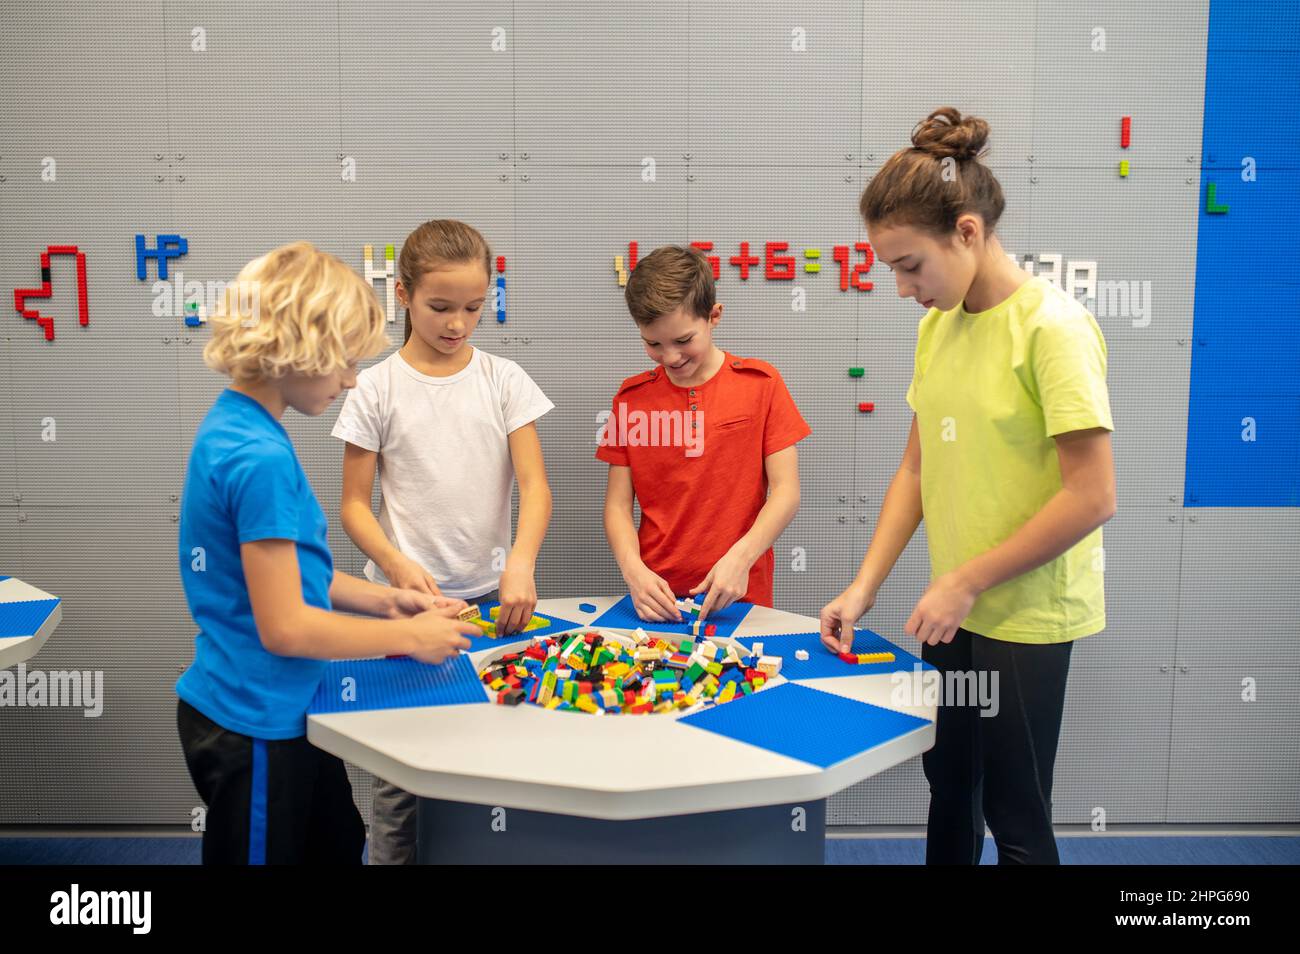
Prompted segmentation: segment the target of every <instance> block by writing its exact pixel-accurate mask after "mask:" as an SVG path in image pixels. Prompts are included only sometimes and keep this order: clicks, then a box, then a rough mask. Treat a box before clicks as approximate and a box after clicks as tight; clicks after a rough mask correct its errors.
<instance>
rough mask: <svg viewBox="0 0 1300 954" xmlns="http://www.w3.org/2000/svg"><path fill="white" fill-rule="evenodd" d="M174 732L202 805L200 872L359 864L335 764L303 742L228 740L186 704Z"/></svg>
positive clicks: (360, 842) (351, 810)
mask: <svg viewBox="0 0 1300 954" xmlns="http://www.w3.org/2000/svg"><path fill="white" fill-rule="evenodd" d="M176 727H177V729H178V731H179V732H180V737H181V748H182V749H184V751H185V764H186V766H187V767H188V768H189V770H190V778H191V779H193V780H194V787H195V788H196V789H198V792H199V797H200V798H202V799H203V802H204V804H205V805H207V815H206V817H205V827H204V830H203V863H204V864H205V865H258V864H290V865H291V864H340V865H359V864H361V850H362V848H363V847H364V846H365V841H366V830H365V825H364V823H363V822H362V821H361V815H360V813H359V812H358V811H357V807H356V805H355V804H354V803H353V801H352V783H351V782H349V781H348V775H347V771H346V770H345V769H344V767H343V762H342V761H340V760H339V759H338V758H336V757H334V756H333V755H330V754H329V753H328V752H325V751H323V750H322V749H318V748H316V746H314V745H312V744H311V743H310V742H308V741H307V737H306V736H299V737H298V738H295V739H273V740H265V739H254V738H251V737H249V736H247V735H240V734H239V733H238V732H231V731H229V730H228V729H224V728H222V727H221V726H219V725H217V724H216V723H215V722H213V721H212V720H211V719H209V718H208V717H207V716H205V715H204V714H203V713H201V712H199V710H198V709H195V708H194V707H193V706H191V705H190V704H189V703H187V702H185V701H184V700H180V703H179V705H178V706H177V709H176Z"/></svg>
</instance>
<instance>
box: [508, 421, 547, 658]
mask: <svg viewBox="0 0 1300 954" xmlns="http://www.w3.org/2000/svg"><path fill="white" fill-rule="evenodd" d="M508 440H509V443H510V460H511V462H512V463H513V464H514V468H515V479H516V480H518V481H519V526H518V527H516V528H515V542H514V546H512V547H511V548H510V555H509V556H508V557H507V558H506V568H505V572H504V573H502V574H501V583H500V588H501V589H500V597H499V598H500V600H501V612H500V614H499V615H498V617H497V632H499V633H501V634H503V635H504V634H508V633H513V632H517V631H520V630H522V629H523V628H524V627H525V626H527V625H528V621H529V620H530V619H532V618H533V610H534V609H536V608H537V581H536V578H535V576H534V574H535V573H536V569H537V553H538V551H539V550H541V548H542V540H543V539H545V538H546V528H547V526H548V525H549V524H550V522H551V486H550V484H548V483H547V482H546V463H545V461H544V460H543V459H542V442H541V441H540V440H539V439H538V437H537V425H536V424H535V423H530V424H525V425H524V426H523V427H518V428H515V429H514V430H513V431H511V432H510V436H509V438H508Z"/></svg>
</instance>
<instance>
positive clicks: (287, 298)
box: [203, 242, 391, 383]
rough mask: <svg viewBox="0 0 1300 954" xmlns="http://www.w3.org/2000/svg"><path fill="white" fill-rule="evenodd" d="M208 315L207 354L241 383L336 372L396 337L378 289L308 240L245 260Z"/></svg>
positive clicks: (208, 360)
mask: <svg viewBox="0 0 1300 954" xmlns="http://www.w3.org/2000/svg"><path fill="white" fill-rule="evenodd" d="M208 320H209V324H210V325H211V327H212V340H211V341H209V342H208V344H207V346H206V347H205V348H204V349H203V360H204V361H205V362H206V363H207V365H208V367H210V368H212V369H213V370H214V371H220V372H222V373H223V374H227V375H229V376H230V377H231V378H232V379H233V380H234V381H235V382H237V383H247V382H250V381H257V380H264V379H268V378H278V377H282V376H283V375H285V374H288V373H290V372H296V373H298V374H303V375H308V376H317V375H323V374H330V373H332V372H334V371H337V370H338V369H340V368H343V367H346V366H347V365H349V364H351V363H353V362H355V361H361V360H363V359H365V358H369V357H372V356H374V355H376V354H379V353H380V352H382V351H383V350H384V349H385V348H387V347H388V346H389V344H390V343H391V342H389V340H388V336H387V334H385V332H384V310H383V308H381V307H380V305H379V301H378V300H377V299H376V298H375V293H374V289H373V288H371V287H370V286H369V285H368V284H367V283H366V281H365V279H363V278H362V277H361V276H360V275H358V274H357V272H356V271H355V270H354V269H352V268H350V267H348V266H347V265H346V264H344V263H343V262H342V261H340V260H339V259H338V258H336V257H335V256H333V255H330V254H329V253H328V252H322V251H320V250H319V249H317V248H316V247H315V246H313V245H311V243H309V242H294V243H292V244H290V245H285V246H282V247H280V248H277V249H274V250H273V251H270V252H267V253H266V254H265V255H263V256H261V257H259V258H255V259H253V260H252V261H251V262H249V263H248V264H247V265H245V266H244V267H243V269H242V270H241V271H240V273H239V276H238V277H237V278H236V279H235V281H234V282H232V283H231V284H230V285H228V286H226V288H225V289H224V290H223V292H222V294H221V297H220V300H219V301H218V303H217V306H216V310H215V313H214V314H213V315H211V316H210V317H209V319H208Z"/></svg>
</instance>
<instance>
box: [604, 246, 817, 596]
mask: <svg viewBox="0 0 1300 954" xmlns="http://www.w3.org/2000/svg"><path fill="white" fill-rule="evenodd" d="M625 298H626V300H627V307H628V311H630V312H631V313H632V318H633V319H634V320H635V321H636V323H637V326H638V328H639V329H640V332H641V339H642V341H643V342H644V344H645V350H646V354H648V355H649V356H650V358H651V359H652V360H653V361H654V362H655V365H656V367H655V368H653V369H652V370H650V371H643V372H641V373H640V374H635V375H633V376H632V377H630V378H628V379H627V380H626V381H624V382H623V385H622V387H620V388H619V390H618V393H617V394H616V395H615V396H614V406H613V410H612V412H611V414H610V418H609V420H608V421H607V422H606V425H605V429H604V431H603V432H602V434H601V439H600V447H599V448H598V449H597V451H596V457H597V458H599V459H600V460H603V461H605V462H606V463H608V464H609V465H610V467H609V484H608V486H607V488H606V490H605V535H606V536H607V537H608V538H609V545H610V548H611V549H612V550H613V551H614V559H615V560H617V561H618V566H619V570H621V571H622V573H623V579H624V580H625V581H627V588H628V591H629V592H630V593H631V594H632V605H633V606H634V607H635V608H636V612H637V615H638V616H639V617H641V619H644V620H656V621H661V622H677V621H679V620H680V618H681V616H680V613H679V611H678V609H677V605H676V597H677V596H678V595H687V594H689V595H692V596H694V595H696V594H699V593H705V592H707V596H705V599H704V604H703V607H702V609H701V613H700V616H701V618H703V617H705V616H707V615H708V614H709V613H710V612H712V611H714V610H720V609H723V608H724V607H727V606H730V605H731V604H732V603H734V602H735V601H736V600H739V599H744V600H745V601H747V602H750V603H757V604H760V605H762V606H771V605H772V568H773V556H772V543H773V541H775V540H776V538H777V537H778V536H780V534H781V531H782V530H784V529H785V528H786V525H787V524H789V523H790V521H791V519H793V517H794V515H795V511H797V510H798V509H799V461H798V456H797V451H796V450H795V446H794V445H795V444H796V443H798V442H799V441H801V440H803V438H805V437H807V436H808V435H809V434H810V433H812V431H811V429H810V428H809V427H808V425H807V423H806V422H805V421H804V419H803V417H802V416H800V414H799V409H798V408H797V407H795V403H794V399H793V398H791V397H790V392H789V391H787V390H786V387H785V382H784V381H782V380H781V375H780V374H778V373H777V371H776V369H775V368H774V367H772V366H771V365H770V364H767V363H766V362H764V361H759V360H757V359H755V358H737V357H734V356H733V355H729V354H727V353H726V352H725V351H722V350H721V349H720V348H718V347H717V346H715V345H714V343H713V329H714V328H715V327H716V326H717V324H718V321H719V320H720V319H721V318H722V305H721V304H720V303H718V302H716V301H715V300H714V288H713V271H712V269H711V268H710V266H709V263H708V261H707V260H706V259H705V258H704V256H703V255H701V254H700V253H699V252H698V251H696V250H695V249H691V248H681V247H678V246H674V245H669V246H665V247H664V248H660V249H657V250H655V251H654V252H652V253H651V254H650V255H648V256H647V257H646V258H644V259H642V260H641V261H640V262H639V263H638V264H637V267H636V270H635V271H633V272H632V275H631V277H630V278H629V279H628V283H627V290H626V293H625ZM633 495H635V497H636V499H637V500H638V501H639V502H640V504H641V526H640V528H639V529H638V528H635V527H633V525H632V498H633Z"/></svg>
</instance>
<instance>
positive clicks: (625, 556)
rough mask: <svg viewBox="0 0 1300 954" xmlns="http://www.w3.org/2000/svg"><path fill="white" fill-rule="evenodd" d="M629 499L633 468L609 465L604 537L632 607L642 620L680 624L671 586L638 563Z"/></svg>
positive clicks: (636, 540) (680, 615) (639, 548)
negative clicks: (624, 584) (621, 575)
mask: <svg viewBox="0 0 1300 954" xmlns="http://www.w3.org/2000/svg"><path fill="white" fill-rule="evenodd" d="M632 499H633V492H632V468H631V467H619V466H617V465H615V464H611V465H610V467H609V481H608V483H607V484H606V485H605V536H606V538H608V540H609V548H610V550H611V551H613V553H614V560H615V562H617V563H618V569H619V572H621V573H622V574H623V579H624V581H625V582H626V583H627V589H628V592H629V593H631V594H632V606H633V608H634V609H635V610H636V614H637V615H638V616H639V617H641V618H642V619H645V620H654V621H656V622H662V623H676V622H680V621H681V618H682V614H681V611H680V610H678V609H677V600H676V598H675V597H674V595H673V590H672V587H670V586H669V585H668V581H667V580H665V579H664V578H663V577H661V576H659V575H658V574H657V573H655V572H654V571H652V570H651V569H650V568H649V567H648V566H646V565H645V564H644V563H643V562H642V561H641V543H640V541H639V540H638V539H637V535H636V527H635V526H633V524H632Z"/></svg>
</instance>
